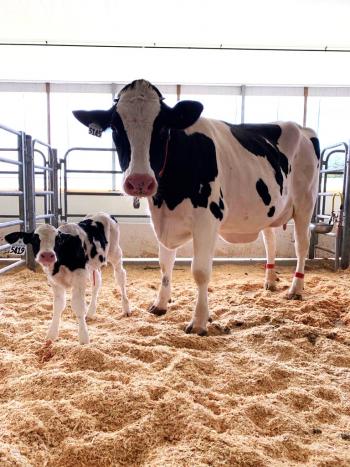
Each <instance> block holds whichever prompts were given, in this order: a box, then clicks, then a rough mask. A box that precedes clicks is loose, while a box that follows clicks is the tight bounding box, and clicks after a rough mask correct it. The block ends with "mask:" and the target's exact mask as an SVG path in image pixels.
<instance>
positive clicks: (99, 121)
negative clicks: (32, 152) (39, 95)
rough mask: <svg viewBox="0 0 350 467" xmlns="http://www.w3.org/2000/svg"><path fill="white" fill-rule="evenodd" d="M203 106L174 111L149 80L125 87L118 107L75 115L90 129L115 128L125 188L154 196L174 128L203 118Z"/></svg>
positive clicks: (184, 104)
mask: <svg viewBox="0 0 350 467" xmlns="http://www.w3.org/2000/svg"><path fill="white" fill-rule="evenodd" d="M202 110H203V106H202V104H201V103H199V102H195V101H180V102H178V103H177V104H176V105H175V107H173V108H170V107H168V106H167V105H166V104H165V103H164V102H163V97H162V95H161V93H160V92H159V90H158V89H157V88H156V87H155V86H153V85H152V84H151V83H149V82H148V81H144V80H138V81H133V82H132V83H130V84H128V85H127V86H125V87H124V88H123V89H122V90H121V91H120V93H119V95H118V98H117V100H116V104H115V106H114V107H112V108H111V109H110V110H108V111H101V110H95V111H90V112H86V111H82V110H78V111H75V112H73V113H74V115H75V117H76V118H77V119H78V120H79V121H80V122H81V123H83V124H84V125H86V126H94V125H95V126H97V127H99V128H101V129H102V130H103V131H104V130H106V129H107V128H108V127H111V128H112V131H113V141H114V144H115V146H116V149H117V152H118V157H119V162H120V167H121V169H122V171H123V172H124V178H123V189H124V191H125V192H126V193H127V194H129V195H132V196H138V197H144V196H152V195H154V194H155V193H156V191H157V187H158V182H157V180H158V178H159V174H160V172H161V169H162V167H163V165H164V161H165V153H166V150H167V149H166V148H167V145H168V138H169V130H170V129H181V130H183V129H185V128H188V127H189V126H191V125H193V124H194V123H195V122H196V120H197V119H198V118H199V116H200V114H201V112H202Z"/></svg>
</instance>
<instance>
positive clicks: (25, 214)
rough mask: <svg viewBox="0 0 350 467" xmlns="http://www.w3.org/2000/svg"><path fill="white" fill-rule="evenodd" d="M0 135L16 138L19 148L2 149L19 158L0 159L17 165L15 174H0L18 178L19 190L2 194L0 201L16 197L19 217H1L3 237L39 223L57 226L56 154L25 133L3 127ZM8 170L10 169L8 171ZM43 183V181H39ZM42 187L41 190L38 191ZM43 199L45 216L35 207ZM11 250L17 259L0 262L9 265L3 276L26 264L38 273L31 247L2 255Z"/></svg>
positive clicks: (2, 270) (6, 246)
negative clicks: (41, 221)
mask: <svg viewBox="0 0 350 467" xmlns="http://www.w3.org/2000/svg"><path fill="white" fill-rule="evenodd" d="M0 132H5V134H6V135H7V136H9V135H12V136H13V137H15V138H16V144H14V143H13V142H12V144H11V146H10V147H0V153H5V154H6V153H10V154H12V153H15V154H16V157H14V158H12V157H2V156H1V157H0V162H1V163H2V164H5V165H6V166H7V165H12V166H13V165H14V166H16V167H17V169H16V170H3V169H2V168H1V170H0V177H1V176H2V175H9V176H15V177H16V176H17V189H15V190H13V189H11V190H0V197H3V198H6V197H16V198H17V199H18V212H17V213H11V212H10V213H0V219H6V220H5V221H4V222H0V232H1V235H2V234H5V233H6V230H8V229H9V228H11V227H13V226H19V228H20V230H21V231H33V230H35V227H36V223H37V221H39V220H43V219H44V220H45V222H46V223H50V224H52V225H54V226H58V221H59V219H58V213H59V208H58V183H57V181H58V175H57V170H58V164H57V151H56V150H55V149H53V148H52V147H51V146H50V145H48V144H46V143H44V142H42V141H40V140H38V139H33V138H32V136H31V135H27V134H26V133H24V132H23V131H16V130H13V129H12V128H9V127H6V126H4V125H0ZM35 155H37V156H38V157H40V158H41V163H40V164H37V163H36V162H35ZM6 168H7V167H6ZM40 179H41V180H40ZM40 183H42V189H40V188H39V187H38V185H40ZM37 197H39V198H42V199H43V209H42V213H41V214H39V213H38V210H37V207H36V204H37V203H36V198H37ZM9 249H11V250H12V252H13V253H15V254H16V255H17V256H18V257H17V258H1V262H3V263H7V262H8V263H9V264H8V265H5V266H4V267H2V268H0V274H2V273H5V272H6V271H9V270H10V269H13V268H15V267H18V266H20V265H23V264H26V265H27V267H28V268H29V269H32V270H35V260H34V256H33V252H32V249H31V247H30V246H29V247H27V248H26V249H24V247H18V246H17V247H16V246H15V247H11V245H9V244H4V245H0V252H2V251H8V250H9Z"/></svg>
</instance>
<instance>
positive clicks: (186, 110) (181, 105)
mask: <svg viewBox="0 0 350 467" xmlns="http://www.w3.org/2000/svg"><path fill="white" fill-rule="evenodd" d="M163 105H164V108H163V109H164V111H165V112H164V115H165V120H166V123H167V125H168V126H169V127H170V128H175V129H177V130H184V129H185V128H188V127H189V126H191V125H193V124H194V123H195V122H196V121H197V120H198V118H199V117H200V114H201V113H202V111H203V104H201V103H200V102H197V101H180V102H178V103H177V104H176V105H175V107H173V108H170V107H168V106H166V105H165V104H163Z"/></svg>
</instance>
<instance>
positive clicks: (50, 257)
mask: <svg viewBox="0 0 350 467" xmlns="http://www.w3.org/2000/svg"><path fill="white" fill-rule="evenodd" d="M38 256H39V257H38V258H37V261H38V262H39V263H40V264H42V265H43V266H50V265H51V264H53V263H55V262H56V254H55V252H54V251H41V252H40V253H39V255H38Z"/></svg>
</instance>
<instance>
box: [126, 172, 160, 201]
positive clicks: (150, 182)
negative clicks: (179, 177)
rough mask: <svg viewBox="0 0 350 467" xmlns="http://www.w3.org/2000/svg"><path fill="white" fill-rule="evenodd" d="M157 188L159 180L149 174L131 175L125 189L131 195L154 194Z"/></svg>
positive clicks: (127, 179)
mask: <svg viewBox="0 0 350 467" xmlns="http://www.w3.org/2000/svg"><path fill="white" fill-rule="evenodd" d="M156 190H157V182H156V181H155V179H154V177H151V176H150V175H147V174H133V175H129V176H128V177H127V178H126V179H125V182H124V191H125V193H126V194H128V195H131V196H139V197H142V196H152V195H154V194H155V192H156Z"/></svg>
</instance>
